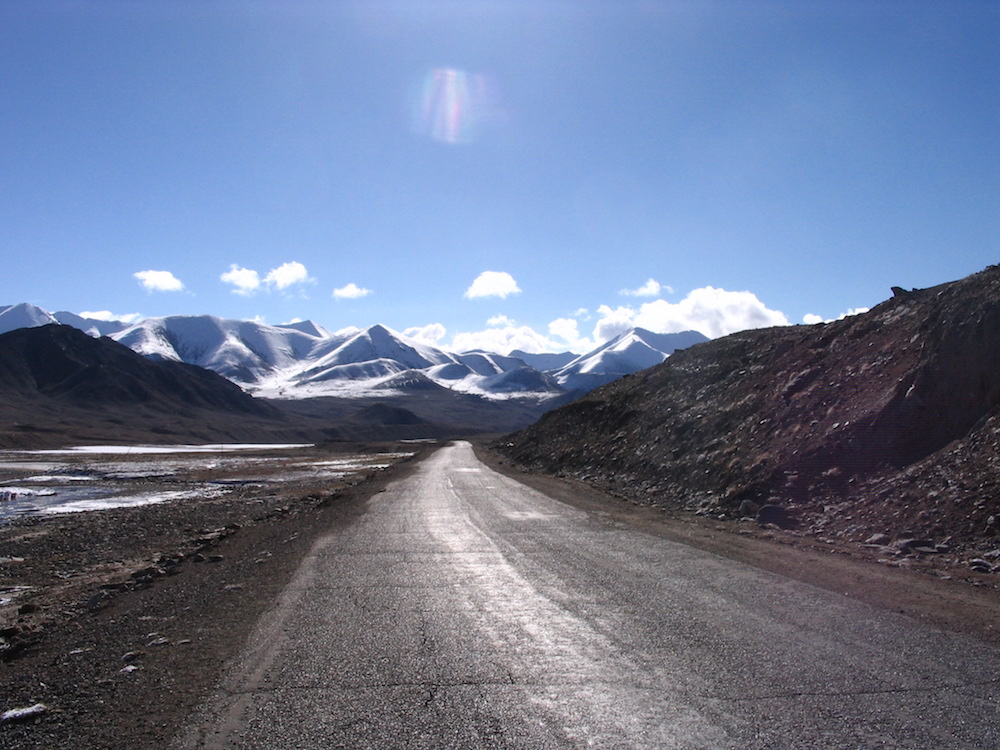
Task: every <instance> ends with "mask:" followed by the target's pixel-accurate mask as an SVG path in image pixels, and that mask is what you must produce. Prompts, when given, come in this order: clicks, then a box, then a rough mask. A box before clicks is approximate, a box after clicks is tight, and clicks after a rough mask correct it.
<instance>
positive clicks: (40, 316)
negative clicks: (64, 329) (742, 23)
mask: <svg viewBox="0 0 1000 750" xmlns="http://www.w3.org/2000/svg"><path fill="white" fill-rule="evenodd" d="M58 322H59V321H58V320H56V318H55V316H54V315H52V313H49V312H46V311H45V310H43V309H42V308H40V307H36V306H35V305H31V304H28V303H27V302H22V303H21V304H19V305H7V306H5V307H0V333H8V332H9V331H16V330H17V329H18V328H35V327H37V326H45V325H49V324H50V323H58Z"/></svg>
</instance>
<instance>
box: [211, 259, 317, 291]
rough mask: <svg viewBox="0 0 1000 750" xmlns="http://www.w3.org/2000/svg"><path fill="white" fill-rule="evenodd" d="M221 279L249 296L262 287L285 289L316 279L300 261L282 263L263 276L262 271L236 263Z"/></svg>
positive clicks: (235, 289)
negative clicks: (310, 276)
mask: <svg viewBox="0 0 1000 750" xmlns="http://www.w3.org/2000/svg"><path fill="white" fill-rule="evenodd" d="M219 280H220V281H222V282H224V283H226V284H231V285H232V286H233V290H232V291H233V294H242V295H243V296H245V297H249V296H250V295H251V294H255V293H257V292H259V291H260V290H261V289H268V290H270V289H272V288H273V289H277V290H278V291H284V290H285V289H288V288H289V287H290V286H293V285H295V284H305V283H311V282H313V281H314V279H311V278H309V272H308V271H307V270H306V267H305V266H304V265H302V264H301V263H299V262H298V261H291V262H289V263H282V264H281V265H280V266H278V267H277V268H272V269H271V270H270V271H268V272H267V273H266V274H265V275H264V276H263V278H262V277H261V275H260V273H258V272H257V271H256V270H254V269H252V268H244V267H243V266H238V265H236V264H235V263H233V264H232V265H230V266H229V270H228V271H226V272H225V273H223V274H222V275H221V276H219Z"/></svg>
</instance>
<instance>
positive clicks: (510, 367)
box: [248, 325, 562, 398]
mask: <svg viewBox="0 0 1000 750" xmlns="http://www.w3.org/2000/svg"><path fill="white" fill-rule="evenodd" d="M522 370H527V371H528V372H520V371H522ZM248 385H249V387H250V390H251V391H254V392H256V393H259V394H260V395H265V396H271V397H278V398H290V397H292V398H294V397H306V396H318V395H364V394H365V393H368V392H372V391H377V392H380V393H383V394H384V393H385V392H386V391H396V392H399V391H402V392H409V391H414V390H423V389H427V388H435V387H440V388H447V389H449V390H453V391H458V392H461V393H474V394H477V395H481V396H485V397H487V398H509V397H513V396H520V397H529V396H530V397H536V398H548V397H551V396H554V395H559V394H560V393H562V389H561V388H560V387H559V385H558V384H557V383H555V382H554V381H552V380H551V379H550V378H548V377H547V376H545V375H543V374H542V373H539V372H538V371H536V370H533V369H532V368H529V367H528V366H527V365H525V364H524V362H522V361H521V360H519V359H515V358H512V357H502V356H500V355H496V354H489V353H487V352H471V353H467V354H451V353H449V352H445V351H443V350H441V349H437V348H435V347H432V346H427V345H426V344H421V343H418V342H416V341H413V340H412V339H409V338H407V337H406V336H404V335H403V334H401V333H398V332H396V331H393V330H392V329H390V328H386V327H385V326H381V325H375V326H372V327H370V328H366V329H363V330H358V331H355V332H353V333H349V334H347V335H344V336H330V337H329V338H327V339H325V340H323V341H321V342H318V343H317V344H316V346H315V347H314V348H313V350H312V352H311V354H310V355H309V356H308V357H306V358H304V359H302V360H300V361H299V362H298V363H297V364H295V365H292V366H291V367H288V368H286V369H284V370H281V371H277V372H275V373H274V374H273V375H272V376H270V377H267V378H261V379H259V380H258V381H257V382H256V383H251V384H248Z"/></svg>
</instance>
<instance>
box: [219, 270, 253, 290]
mask: <svg viewBox="0 0 1000 750" xmlns="http://www.w3.org/2000/svg"><path fill="white" fill-rule="evenodd" d="M219 280H220V281H222V282H224V283H226V284H232V285H233V287H235V288H234V289H233V294H242V295H244V296H249V295H251V294H253V293H254V292H256V291H257V290H258V289H260V274H259V273H257V272H256V271H254V270H253V269H252V268H243V267H242V266H238V265H236V264H235V263H233V264H232V265H231V266H229V270H228V271H226V272H225V273H224V274H222V275H221V276H219Z"/></svg>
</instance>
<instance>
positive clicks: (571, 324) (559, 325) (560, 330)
mask: <svg viewBox="0 0 1000 750" xmlns="http://www.w3.org/2000/svg"><path fill="white" fill-rule="evenodd" d="M549 334H550V335H552V336H557V337H558V338H560V339H562V340H563V341H564V342H565V344H563V345H562V346H560V347H559V348H560V349H569V350H570V351H572V352H578V353H580V354H583V353H584V352H589V351H590V350H591V349H594V348H595V347H596V344H595V343H594V342H593V341H592V340H591V339H589V338H587V337H585V336H581V335H580V324H579V323H578V322H577V321H576V320H574V319H573V318H556V319H555V320H553V321H552V322H551V323H549Z"/></svg>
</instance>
